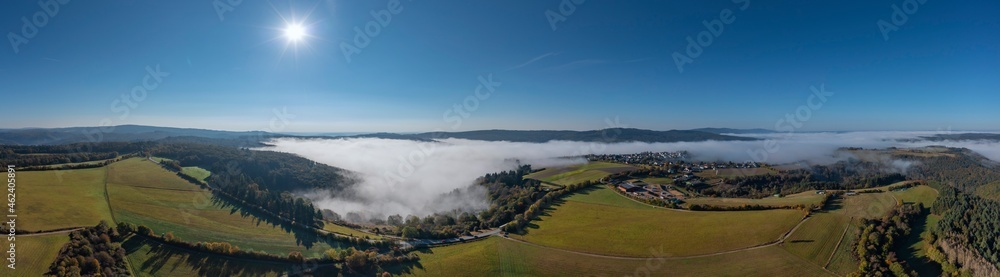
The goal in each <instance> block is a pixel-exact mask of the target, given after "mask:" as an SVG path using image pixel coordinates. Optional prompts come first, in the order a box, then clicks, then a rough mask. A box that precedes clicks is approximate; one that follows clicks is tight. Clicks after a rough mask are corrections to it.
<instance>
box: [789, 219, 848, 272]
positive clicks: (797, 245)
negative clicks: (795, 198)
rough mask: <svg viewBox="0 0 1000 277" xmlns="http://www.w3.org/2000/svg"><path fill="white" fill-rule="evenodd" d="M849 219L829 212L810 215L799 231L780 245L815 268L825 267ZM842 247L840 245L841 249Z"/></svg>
mask: <svg viewBox="0 0 1000 277" xmlns="http://www.w3.org/2000/svg"><path fill="white" fill-rule="evenodd" d="M849 223H850V218H849V217H846V216H843V215H840V214H835V213H831V212H818V213H814V214H812V215H810V217H809V219H808V220H806V222H805V223H803V224H802V226H800V227H799V229H797V230H795V233H792V234H791V235H790V236H788V239H786V240H785V243H784V244H783V245H782V246H783V247H784V248H785V249H786V250H788V252H791V253H792V254H795V255H796V256H799V257H802V258H804V259H806V260H809V261H810V262H812V263H813V264H815V265H817V266H824V265H826V262H827V260H829V259H830V256H831V255H833V251H834V250H835V249H836V248H837V242H838V241H839V240H840V237H841V235H843V234H844V229H845V228H847V225H848V224H849ZM843 246H844V245H841V247H843Z"/></svg>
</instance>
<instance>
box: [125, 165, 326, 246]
mask: <svg viewBox="0 0 1000 277" xmlns="http://www.w3.org/2000/svg"><path fill="white" fill-rule="evenodd" d="M108 171H109V176H110V177H109V185H108V186H109V194H110V199H111V206H112V208H113V210H114V213H115V218H116V219H117V220H119V221H127V222H132V223H135V224H137V225H138V224H143V225H146V226H149V227H150V228H152V229H153V231H155V232H156V233H159V234H163V233H166V232H168V231H170V232H173V233H174V235H175V236H177V237H180V238H181V239H183V240H185V241H192V242H196V241H204V242H229V243H231V244H233V245H236V246H239V247H240V248H241V249H254V250H261V251H265V252H269V253H275V254H279V255H285V254H288V253H289V252H291V251H300V252H302V253H303V254H305V255H306V256H307V257H317V256H320V255H322V253H323V251H325V250H326V249H330V248H331V246H330V245H328V244H326V243H324V242H318V241H316V238H315V235H314V234H311V232H301V231H300V232H298V233H295V232H290V231H286V230H285V229H284V228H283V227H281V226H276V225H273V224H271V223H268V222H266V221H263V220H261V219H259V218H257V217H255V216H253V215H251V214H249V213H245V212H242V211H240V210H238V209H237V208H238V207H233V206H229V205H226V204H225V203H222V202H219V201H216V200H213V198H212V195H211V192H209V191H208V190H204V189H201V188H199V187H198V186H195V185H193V184H191V183H189V182H187V181H185V180H184V179H181V178H180V177H178V176H176V175H175V174H174V173H172V172H169V171H167V170H165V169H163V168H162V167H160V166H159V165H157V164H154V163H152V162H150V161H148V160H146V159H141V158H135V159H128V160H124V161H121V162H117V163H114V164H111V165H110V166H109V167H108ZM307 246H308V247H307Z"/></svg>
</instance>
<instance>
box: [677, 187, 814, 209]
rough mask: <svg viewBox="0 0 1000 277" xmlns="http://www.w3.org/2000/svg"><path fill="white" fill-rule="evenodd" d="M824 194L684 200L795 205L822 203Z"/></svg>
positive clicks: (690, 200)
mask: <svg viewBox="0 0 1000 277" xmlns="http://www.w3.org/2000/svg"><path fill="white" fill-rule="evenodd" d="M825 197H826V195H824V194H816V191H806V192H801V193H796V194H790V195H786V196H782V197H767V198H762V199H750V198H721V197H717V198H716V197H697V198H688V199H685V200H684V201H685V202H687V203H688V204H692V205H694V204H700V205H711V206H721V207H737V206H743V205H760V206H795V205H803V206H809V205H816V206H819V205H821V204H823V199H825Z"/></svg>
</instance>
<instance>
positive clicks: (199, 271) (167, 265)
mask: <svg viewBox="0 0 1000 277" xmlns="http://www.w3.org/2000/svg"><path fill="white" fill-rule="evenodd" d="M122 247H123V248H125V251H126V253H127V254H128V259H129V262H130V264H131V266H132V268H133V269H134V270H135V271H137V272H136V275H139V276H283V275H285V274H289V275H296V274H297V273H298V274H297V275H301V273H302V272H303V271H304V270H303V269H302V267H298V268H297V267H296V266H294V265H289V264H282V263H274V262H262V261H252V260H244V259H237V258H229V257H224V256H219V255H212V254H207V253H202V252H193V251H189V250H186V249H182V248H178V247H173V246H170V245H165V244H161V243H159V242H156V241H152V240H148V239H143V238H139V237H136V236H133V237H130V238H129V239H127V240H125V242H123V243H122ZM316 266H317V265H306V267H307V268H312V267H316ZM335 270H337V269H336V268H334V267H331V266H326V267H316V268H315V270H314V271H313V272H314V273H316V274H317V276H336V272H327V271H335ZM320 274H322V275H320Z"/></svg>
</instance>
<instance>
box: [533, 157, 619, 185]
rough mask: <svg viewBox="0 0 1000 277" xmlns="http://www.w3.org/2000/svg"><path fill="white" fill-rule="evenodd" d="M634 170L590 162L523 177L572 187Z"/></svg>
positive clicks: (613, 164) (547, 169)
mask: <svg viewBox="0 0 1000 277" xmlns="http://www.w3.org/2000/svg"><path fill="white" fill-rule="evenodd" d="M633 169H635V167H634V166H631V165H625V164H616V163H608V162H590V163H586V164H581V165H571V166H566V167H558V168H546V169H544V170H542V171H539V172H535V173H532V174H528V175H527V176H524V178H525V179H535V180H539V181H545V182H551V183H555V184H559V185H572V184H576V183H580V182H584V181H597V180H600V179H601V178H604V177H605V176H608V175H611V174H614V173H618V172H622V171H628V170H633Z"/></svg>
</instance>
